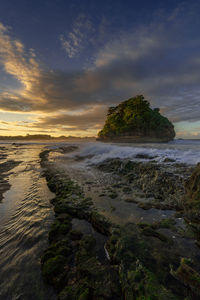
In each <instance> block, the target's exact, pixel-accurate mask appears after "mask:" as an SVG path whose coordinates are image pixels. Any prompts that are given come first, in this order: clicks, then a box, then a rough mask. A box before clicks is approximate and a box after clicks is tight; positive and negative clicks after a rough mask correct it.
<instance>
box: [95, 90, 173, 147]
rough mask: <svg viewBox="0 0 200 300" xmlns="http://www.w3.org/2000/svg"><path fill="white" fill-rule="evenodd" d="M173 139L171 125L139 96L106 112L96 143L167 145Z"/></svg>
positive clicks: (157, 110)
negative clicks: (155, 143) (161, 143)
mask: <svg viewBox="0 0 200 300" xmlns="http://www.w3.org/2000/svg"><path fill="white" fill-rule="evenodd" d="M174 137H175V131H174V126H173V124H172V123H171V122H170V121H169V120H168V119H167V118H165V117H163V116H162V115H161V114H160V113H159V109H158V108H155V109H151V108H150V104H149V102H148V101H146V100H145V99H144V97H143V96H142V95H139V96H136V97H134V98H130V99H128V100H126V101H123V102H122V103H120V104H119V105H117V106H116V107H110V108H109V109H108V114H107V119H106V122H105V125H104V127H103V129H102V130H101V131H100V132H99V133H98V138H97V140H99V141H103V142H168V141H170V140H173V139H174Z"/></svg>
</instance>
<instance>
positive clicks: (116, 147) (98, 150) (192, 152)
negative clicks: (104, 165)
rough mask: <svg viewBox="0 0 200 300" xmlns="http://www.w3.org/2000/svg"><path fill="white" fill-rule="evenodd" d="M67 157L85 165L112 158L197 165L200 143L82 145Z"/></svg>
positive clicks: (199, 159)
mask: <svg viewBox="0 0 200 300" xmlns="http://www.w3.org/2000/svg"><path fill="white" fill-rule="evenodd" d="M141 155H142V156H143V158H142V157H141ZM67 156H70V157H77V156H78V157H79V158H80V157H81V158H82V163H83V162H84V164H96V163H99V162H102V161H104V160H106V159H112V158H121V159H126V158H127V159H130V160H135V161H152V160H154V161H157V162H163V161H165V160H166V159H170V160H174V162H175V163H185V164H188V165H195V164H197V163H198V162H200V143H198V142H191V141H190V142H186V143H184V142H181V141H177V142H173V143H166V144H105V143H101V142H96V143H82V144H79V149H78V150H77V151H75V152H73V153H71V154H67ZM138 156H139V158H138Z"/></svg>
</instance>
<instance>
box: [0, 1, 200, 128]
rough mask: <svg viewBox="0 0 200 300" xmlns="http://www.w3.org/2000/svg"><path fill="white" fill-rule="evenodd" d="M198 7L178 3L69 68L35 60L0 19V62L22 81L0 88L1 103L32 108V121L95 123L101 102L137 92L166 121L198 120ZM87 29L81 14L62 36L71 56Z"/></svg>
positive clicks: (101, 109)
mask: <svg viewBox="0 0 200 300" xmlns="http://www.w3.org/2000/svg"><path fill="white" fill-rule="evenodd" d="M199 12H200V7H199V5H196V6H194V5H193V6H192V5H191V6H190V7H189V6H185V4H183V5H181V6H178V7H177V8H176V10H174V11H173V12H172V13H171V14H169V15H166V14H165V15H161V16H159V17H158V16H157V17H156V19H155V21H154V22H152V23H151V24H148V26H147V25H144V26H142V27H141V26H140V27H138V28H136V27H134V28H129V30H126V31H120V32H119V33H118V35H115V37H114V38H112V39H110V41H109V42H106V43H105V44H104V46H103V47H102V48H100V49H99V48H98V49H96V52H95V53H94V55H93V57H92V58H91V61H90V64H88V68H87V69H85V70H80V71H79V72H74V73H73V72H61V71H50V70H48V69H44V68H42V67H41V64H40V63H39V62H38V59H37V56H36V54H35V53H34V51H33V49H31V50H29V51H27V50H26V49H25V47H24V45H23V44H22V43H21V42H20V41H18V40H15V39H13V38H12V37H11V35H10V32H9V30H8V29H7V28H5V27H4V26H3V25H2V24H0V62H1V64H2V65H3V67H4V70H5V71H6V72H7V73H8V74H10V75H12V76H13V77H14V78H16V79H17V80H18V81H19V83H20V84H21V88H19V89H16V90H13V91H11V90H9V91H5V90H3V91H2V92H1V94H0V109H1V110H4V111H18V112H32V113H39V114H40V115H39V117H38V118H37V122H34V121H33V124H32V125H31V126H33V128H34V127H38V128H39V127H40V126H42V128H47V129H48V128H49V129H50V128H51V126H53V127H54V129H55V128H57V129H59V128H60V130H63V129H66V128H70V129H71V130H77V131H78V130H95V129H96V130H97V129H99V128H100V126H101V125H102V124H103V121H104V119H105V115H106V107H107V106H110V105H115V104H118V103H119V102H120V101H122V100H123V99H127V98H130V97H132V96H134V95H136V94H144V96H145V97H146V98H147V99H149V100H150V101H151V104H152V105H153V106H154V107H161V109H162V112H163V113H164V114H165V115H166V116H167V117H169V118H170V119H171V120H172V121H174V122H180V121H190V122H193V121H197V120H199V115H200V86H199V78H200V55H199V53H200V40H199V34H198V30H199V29H198V28H200V19H199ZM104 23H105V21H104ZM92 32H93V26H92V24H91V22H90V21H88V20H87V19H85V17H84V16H81V17H79V19H77V20H76V21H75V23H74V26H73V29H72V31H71V32H70V33H69V34H68V35H67V36H64V35H63V36H61V42H62V45H63V47H64V48H65V50H66V52H67V54H68V56H69V57H70V58H72V57H74V56H77V55H78V54H79V51H80V50H81V49H82V48H83V47H85V45H86V44H87V38H88V39H89V37H91V35H92ZM98 38H99V37H98ZM85 39H86V40H85ZM85 43H86V44H85ZM41 114H43V116H41Z"/></svg>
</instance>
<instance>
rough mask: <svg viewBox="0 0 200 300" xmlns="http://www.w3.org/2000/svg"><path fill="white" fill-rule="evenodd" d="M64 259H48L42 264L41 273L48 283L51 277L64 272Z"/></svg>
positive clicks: (59, 257)
mask: <svg viewBox="0 0 200 300" xmlns="http://www.w3.org/2000/svg"><path fill="white" fill-rule="evenodd" d="M65 261H66V258H65V257H64V256H62V255H57V256H55V257H52V258H49V259H48V260H47V261H45V262H44V264H43V267H42V272H43V274H44V276H45V278H46V279H47V280H48V281H52V279H53V277H54V276H56V275H58V274H60V273H62V272H63V271H64V262H65Z"/></svg>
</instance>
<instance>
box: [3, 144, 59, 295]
mask: <svg viewBox="0 0 200 300" xmlns="http://www.w3.org/2000/svg"><path fill="white" fill-rule="evenodd" d="M7 148H8V150H7V153H8V157H7V159H12V160H15V161H21V163H20V164H19V165H18V166H17V167H15V168H14V169H12V170H11V174H10V175H8V181H9V183H10V184H11V188H10V190H8V191H6V192H5V193H4V195H3V196H4V199H3V201H2V203H0V278H1V280H0V299H2V300H14V299H20V300H25V299H30V300H32V299H34V300H35V299H38V300H40V299H41V300H43V299H44V300H46V299H50V300H53V299H55V295H54V293H53V291H52V290H51V288H49V287H48V286H46V285H45V284H44V282H43V280H42V275H41V266H40V257H41V255H42V252H43V250H44V249H45V248H46V247H47V245H48V230H49V227H50V225H51V223H52V222H53V218H54V216H53V210H52V208H51V205H50V202H49V201H50V199H51V198H53V194H52V193H51V192H50V191H49V189H48V188H47V185H46V181H45V179H44V177H42V176H41V169H40V164H39V153H40V151H41V150H42V149H43V148H44V146H42V145H21V146H20V147H16V146H14V145H7Z"/></svg>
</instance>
